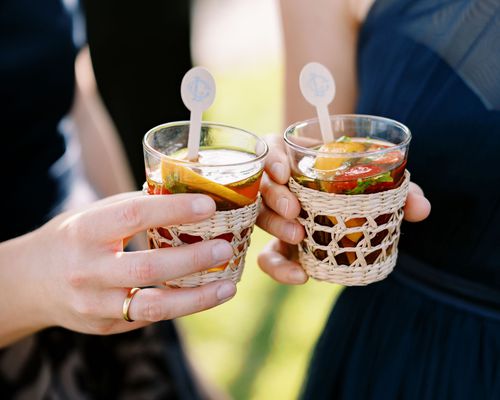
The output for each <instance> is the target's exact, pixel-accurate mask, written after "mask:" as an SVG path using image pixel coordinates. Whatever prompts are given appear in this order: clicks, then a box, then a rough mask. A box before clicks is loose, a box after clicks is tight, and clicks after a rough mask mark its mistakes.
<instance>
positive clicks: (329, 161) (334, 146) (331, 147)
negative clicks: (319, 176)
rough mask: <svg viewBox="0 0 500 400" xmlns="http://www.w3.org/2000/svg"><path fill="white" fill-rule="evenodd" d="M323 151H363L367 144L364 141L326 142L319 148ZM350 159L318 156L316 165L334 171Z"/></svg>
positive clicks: (317, 167)
mask: <svg viewBox="0 0 500 400" xmlns="http://www.w3.org/2000/svg"><path fill="white" fill-rule="evenodd" d="M319 151H320V152H323V153H334V154H342V153H346V154H348V153H361V152H363V151H365V146H364V145H363V144H362V143H359V142H354V141H349V142H332V143H327V144H324V145H323V146H321V147H320V148H319ZM348 160H349V157H316V161H315V163H314V167H315V168H316V169H320V170H323V171H332V170H336V169H338V168H339V167H340V166H342V164H344V163H345V162H346V161H348Z"/></svg>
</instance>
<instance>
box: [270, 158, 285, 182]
mask: <svg viewBox="0 0 500 400" xmlns="http://www.w3.org/2000/svg"><path fill="white" fill-rule="evenodd" d="M271 173H272V174H273V176H274V177H275V178H276V179H278V180H280V181H282V180H283V179H285V166H284V165H283V164H282V163H280V162H275V163H274V164H273V165H272V166H271Z"/></svg>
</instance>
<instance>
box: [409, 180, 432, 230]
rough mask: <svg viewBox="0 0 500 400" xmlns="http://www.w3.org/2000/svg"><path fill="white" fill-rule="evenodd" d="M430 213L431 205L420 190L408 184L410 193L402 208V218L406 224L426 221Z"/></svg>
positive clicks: (411, 183) (413, 184)
mask: <svg viewBox="0 0 500 400" xmlns="http://www.w3.org/2000/svg"><path fill="white" fill-rule="evenodd" d="M430 212H431V203H430V202H429V200H427V198H426V197H425V196H424V192H423V191H422V189H421V188H420V187H419V186H418V185H416V184H415V183H413V182H410V191H409V192H408V197H407V198H406V205H405V207H404V218H405V220H406V221H408V222H420V221H422V220H424V219H426V218H427V217H428V216H429V214H430Z"/></svg>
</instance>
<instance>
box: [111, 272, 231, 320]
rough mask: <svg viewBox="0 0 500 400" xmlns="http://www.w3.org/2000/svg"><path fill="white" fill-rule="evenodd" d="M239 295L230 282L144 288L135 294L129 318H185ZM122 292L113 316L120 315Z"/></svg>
mask: <svg viewBox="0 0 500 400" xmlns="http://www.w3.org/2000/svg"><path fill="white" fill-rule="evenodd" d="M235 294H236V285H235V284H234V283H233V282H231V281H227V280H226V281H220V282H212V283H210V284H207V285H203V286H200V287H197V288H180V289H159V288H148V289H141V290H139V292H137V293H136V294H135V296H134V297H133V299H132V301H131V303H130V307H129V317H130V318H131V319H133V320H135V321H148V322H157V321H162V320H167V319H173V318H178V317H182V316H184V315H189V314H193V313H196V312H199V311H203V310H207V309H209V308H212V307H215V306H217V305H219V304H222V303H224V302H226V301H228V300H229V299H231V298H232V297H233V296H234V295H235ZM123 300H124V297H123V294H122V295H121V297H120V298H119V299H117V300H115V303H118V306H119V309H118V311H116V313H115V315H114V317H115V318H116V316H117V315H119V316H121V306H122V303H123Z"/></svg>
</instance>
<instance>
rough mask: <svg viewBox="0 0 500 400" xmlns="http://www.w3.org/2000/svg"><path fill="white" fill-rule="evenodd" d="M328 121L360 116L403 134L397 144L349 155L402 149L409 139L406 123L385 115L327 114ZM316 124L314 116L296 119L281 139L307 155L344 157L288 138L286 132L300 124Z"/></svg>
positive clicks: (317, 121) (363, 154)
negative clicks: (402, 138) (403, 137)
mask: <svg viewBox="0 0 500 400" xmlns="http://www.w3.org/2000/svg"><path fill="white" fill-rule="evenodd" d="M329 118H330V121H332V120H335V119H354V118H361V119H370V120H376V121H380V122H386V123H390V124H391V125H395V126H397V127H398V128H400V129H401V130H402V131H403V132H404V133H405V134H406V138H405V139H404V140H403V141H402V142H401V143H399V144H394V146H391V147H388V148H386V149H381V150H376V151H363V152H357V153H349V157H353V158H354V157H363V156H366V154H370V155H372V154H373V155H379V154H384V153H386V152H390V151H394V150H399V149H402V148H403V147H405V146H407V145H408V144H409V143H410V141H411V131H410V128H408V127H407V126H406V125H404V124H402V123H401V122H399V121H396V120H394V119H391V118H385V117H379V116H376V115H369V114H334V115H329ZM313 123H314V124H318V125H319V119H318V118H317V117H316V118H310V119H306V120H304V121H298V122H295V123H293V124H292V125H290V126H288V128H286V129H285V132H284V133H283V139H284V141H285V143H286V144H287V145H288V146H290V147H291V148H293V149H294V150H296V151H300V152H302V153H306V154H309V155H313V156H318V155H320V156H322V157H331V158H334V157H345V156H346V153H340V152H338V153H335V152H326V151H319V150H314V149H311V148H309V147H303V146H300V145H298V144H296V143H293V142H292V141H291V140H290V139H289V138H288V135H287V134H288V133H289V132H290V131H292V130H295V129H298V128H301V127H302V126H306V125H311V124H313Z"/></svg>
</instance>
